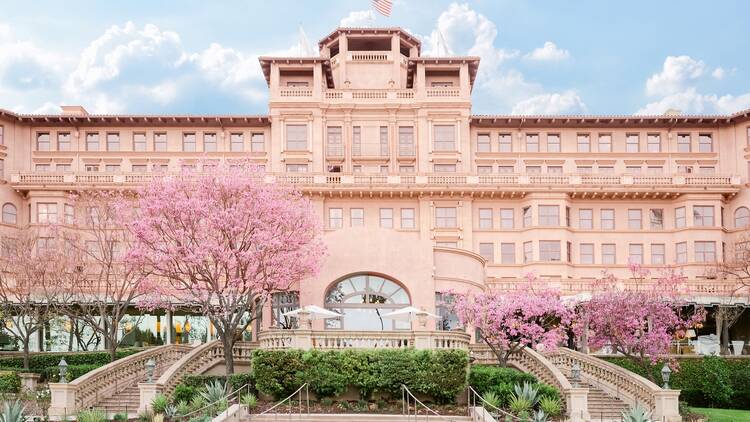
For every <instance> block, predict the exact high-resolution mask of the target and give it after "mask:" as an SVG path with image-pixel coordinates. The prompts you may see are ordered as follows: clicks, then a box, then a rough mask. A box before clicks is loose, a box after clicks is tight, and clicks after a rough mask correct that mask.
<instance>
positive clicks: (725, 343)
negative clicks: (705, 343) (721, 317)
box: [721, 321, 731, 355]
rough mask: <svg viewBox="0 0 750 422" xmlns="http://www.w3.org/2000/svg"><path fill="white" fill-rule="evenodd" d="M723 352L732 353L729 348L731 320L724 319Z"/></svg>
mask: <svg viewBox="0 0 750 422" xmlns="http://www.w3.org/2000/svg"><path fill="white" fill-rule="evenodd" d="M721 353H722V354H724V355H728V354H731V352H730V350H729V321H724V324H722V327H721Z"/></svg>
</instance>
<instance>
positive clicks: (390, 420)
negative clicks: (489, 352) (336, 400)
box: [246, 413, 471, 422]
mask: <svg viewBox="0 0 750 422" xmlns="http://www.w3.org/2000/svg"><path fill="white" fill-rule="evenodd" d="M412 418H413V416H412ZM277 419H278V420H294V421H299V420H304V421H306V422H403V421H405V420H409V418H408V416H406V415H383V414H370V413H353V414H344V413H342V414H322V413H321V414H309V415H291V418H290V416H289V414H286V413H279V414H270V413H269V414H265V415H250V417H249V418H248V419H246V420H248V421H273V420H277ZM430 419H436V420H441V421H453V422H470V421H471V418H469V417H467V416H442V417H441V418H438V417H437V416H433V417H432V418H430Z"/></svg>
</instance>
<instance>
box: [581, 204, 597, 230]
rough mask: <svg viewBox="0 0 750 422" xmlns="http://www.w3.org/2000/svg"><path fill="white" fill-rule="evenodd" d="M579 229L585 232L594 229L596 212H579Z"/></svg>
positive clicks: (585, 210) (587, 210) (584, 210)
mask: <svg viewBox="0 0 750 422" xmlns="http://www.w3.org/2000/svg"><path fill="white" fill-rule="evenodd" d="M578 228H579V229H584V230H591V229H593V228H594V210H592V209H580V210H578Z"/></svg>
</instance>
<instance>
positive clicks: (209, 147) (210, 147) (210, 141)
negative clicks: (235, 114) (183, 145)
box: [203, 133, 219, 152]
mask: <svg viewBox="0 0 750 422" xmlns="http://www.w3.org/2000/svg"><path fill="white" fill-rule="evenodd" d="M218 150H219V147H218V144H217V142H216V134H215V133H204V134H203V151H205V152H216V151H218Z"/></svg>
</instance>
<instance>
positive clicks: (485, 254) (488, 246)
mask: <svg viewBox="0 0 750 422" xmlns="http://www.w3.org/2000/svg"><path fill="white" fill-rule="evenodd" d="M479 255H480V256H481V257H482V258H484V259H485V260H486V261H487V262H488V263H492V262H494V260H495V244H494V243H480V244H479Z"/></svg>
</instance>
